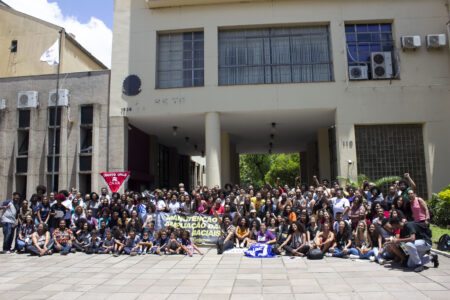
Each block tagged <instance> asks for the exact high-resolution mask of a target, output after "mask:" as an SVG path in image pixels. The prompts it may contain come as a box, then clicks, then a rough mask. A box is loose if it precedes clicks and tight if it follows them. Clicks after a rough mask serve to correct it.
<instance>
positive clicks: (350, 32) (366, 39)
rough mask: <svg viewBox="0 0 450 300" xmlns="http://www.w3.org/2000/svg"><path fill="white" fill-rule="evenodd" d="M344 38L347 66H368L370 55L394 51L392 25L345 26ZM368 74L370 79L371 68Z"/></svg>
mask: <svg viewBox="0 0 450 300" xmlns="http://www.w3.org/2000/svg"><path fill="white" fill-rule="evenodd" d="M345 36H346V40H347V59H348V65H349V66H370V64H371V53H373V52H389V53H391V52H392V51H393V50H394V41H393V39H392V24H386V23H381V24H346V25H345ZM394 67H395V66H394ZM368 73H369V77H371V68H368Z"/></svg>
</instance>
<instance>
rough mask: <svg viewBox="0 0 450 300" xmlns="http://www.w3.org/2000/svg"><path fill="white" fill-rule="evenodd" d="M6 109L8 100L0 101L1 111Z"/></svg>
mask: <svg viewBox="0 0 450 300" xmlns="http://www.w3.org/2000/svg"><path fill="white" fill-rule="evenodd" d="M5 109H6V99H0V110H5Z"/></svg>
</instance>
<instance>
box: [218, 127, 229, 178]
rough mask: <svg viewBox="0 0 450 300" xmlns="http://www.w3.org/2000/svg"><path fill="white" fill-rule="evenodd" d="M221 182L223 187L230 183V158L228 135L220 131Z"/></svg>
mask: <svg viewBox="0 0 450 300" xmlns="http://www.w3.org/2000/svg"><path fill="white" fill-rule="evenodd" d="M220 166H221V170H220V171H221V172H220V173H221V181H222V184H223V185H225V184H227V183H229V182H230V181H231V157H230V135H229V134H228V132H225V131H222V134H221V159H220Z"/></svg>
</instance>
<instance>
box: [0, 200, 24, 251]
mask: <svg viewBox="0 0 450 300" xmlns="http://www.w3.org/2000/svg"><path fill="white" fill-rule="evenodd" d="M19 204H20V194H19V193H18V192H14V193H13V195H12V200H6V201H4V202H3V204H2V205H1V206H0V209H1V210H3V215H2V217H1V219H0V222H1V223H2V227H3V251H2V253H11V246H12V243H13V240H14V232H15V229H16V227H17V214H18V212H19Z"/></svg>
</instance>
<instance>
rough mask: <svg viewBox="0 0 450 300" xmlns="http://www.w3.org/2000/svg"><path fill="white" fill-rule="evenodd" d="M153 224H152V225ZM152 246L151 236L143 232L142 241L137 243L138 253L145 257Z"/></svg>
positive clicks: (145, 231)
mask: <svg viewBox="0 0 450 300" xmlns="http://www.w3.org/2000/svg"><path fill="white" fill-rule="evenodd" d="M152 224H153V223H152ZM152 246H153V236H150V234H149V232H148V231H147V230H144V232H143V233H142V239H141V241H140V242H139V247H140V248H139V251H138V252H139V253H140V254H142V255H145V254H147V253H150V249H151V248H152Z"/></svg>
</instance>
